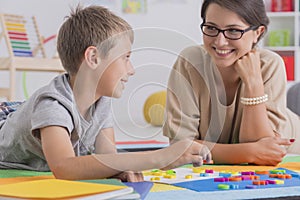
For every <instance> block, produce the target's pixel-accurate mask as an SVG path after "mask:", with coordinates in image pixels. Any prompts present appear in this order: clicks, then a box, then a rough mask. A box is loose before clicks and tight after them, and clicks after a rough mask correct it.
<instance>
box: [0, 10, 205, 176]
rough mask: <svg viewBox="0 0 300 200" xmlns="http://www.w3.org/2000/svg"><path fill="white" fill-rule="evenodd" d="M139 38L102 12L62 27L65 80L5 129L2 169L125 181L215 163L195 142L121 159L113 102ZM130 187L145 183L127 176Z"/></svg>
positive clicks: (81, 13)
mask: <svg viewBox="0 0 300 200" xmlns="http://www.w3.org/2000/svg"><path fill="white" fill-rule="evenodd" d="M132 42H133V31H132V28H131V27H130V25H129V24H128V23H127V22H125V21H124V20H123V19H121V18H119V17H118V16H116V15H114V14H113V13H111V12H110V11H108V10H107V9H105V8H102V7H100V6H91V7H87V8H85V9H82V8H80V7H78V8H77V9H76V10H75V11H74V12H72V13H71V16H70V17H69V18H68V19H67V20H66V21H65V22H64V24H63V25H62V26H61V28H60V30H59V34H58V38H57V49H58V53H59V56H60V59H61V62H62V64H63V66H64V68H65V70H66V72H67V73H66V74H62V75H59V76H57V77H56V78H55V79H54V80H53V81H51V82H50V83H49V85H47V86H45V87H43V88H41V89H39V90H38V91H37V92H35V93H34V94H33V95H32V96H31V98H30V99H29V100H28V101H26V102H25V103H23V104H22V105H20V106H19V107H18V109H17V110H16V111H15V112H13V113H11V114H10V115H8V117H7V119H5V120H2V121H1V122H0V137H1V140H0V167H2V168H17V169H28V170H39V171H48V170H49V169H50V170H51V171H52V172H53V174H54V175H55V177H56V178H61V179H70V180H77V179H96V178H106V177H111V176H118V175H120V177H121V176H123V175H124V173H123V174H122V172H126V171H129V170H130V171H134V172H137V171H141V170H147V169H153V168H164V169H170V168H174V167H177V166H179V165H183V164H186V163H193V164H195V165H201V164H202V162H203V160H202V159H205V160H210V153H209V150H208V149H207V147H205V146H203V145H201V144H198V143H194V142H193V141H190V140H184V141H180V142H178V143H175V144H174V145H172V146H170V147H168V148H165V149H161V150H157V151H149V152H139V153H122V154H118V153H117V152H116V148H115V145H114V132H113V128H112V127H113V119H112V114H111V109H110V99H109V98H108V97H115V98H118V97H120V96H121V94H122V90H123V88H124V83H126V82H127V81H128V78H129V76H131V75H133V74H134V69H133V67H132V65H131V63H130V60H129V58H130V53H131V45H132ZM125 175H129V176H127V177H125V180H126V179H127V181H139V180H140V179H142V177H140V176H135V173H125Z"/></svg>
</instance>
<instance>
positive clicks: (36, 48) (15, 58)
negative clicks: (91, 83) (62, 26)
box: [0, 14, 64, 101]
mask: <svg viewBox="0 0 300 200" xmlns="http://www.w3.org/2000/svg"><path fill="white" fill-rule="evenodd" d="M0 23H1V32H0V42H1V40H2V39H4V40H5V44H6V48H7V55H2V54H3V51H1V54H0V70H6V71H8V72H9V88H0V97H6V98H7V99H8V100H9V101H12V100H15V93H16V72H17V71H40V72H58V73H62V72H64V69H63V67H62V65H61V62H60V60H59V59H57V58H47V57H46V53H45V49H44V46H43V40H42V37H41V36H40V33H39V30H38V26H37V23H36V19H35V17H34V16H33V17H31V18H29V19H26V18H25V17H24V16H19V15H11V14H0ZM2 43H3V42H2ZM2 43H0V44H2ZM2 48H3V47H1V49H2ZM4 49H5V48H4ZM0 87H1V78H0Z"/></svg>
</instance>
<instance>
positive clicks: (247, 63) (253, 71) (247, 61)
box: [234, 49, 263, 85]
mask: <svg viewBox="0 0 300 200" xmlns="http://www.w3.org/2000/svg"><path fill="white" fill-rule="evenodd" d="M234 69H235V70H236V72H237V73H238V74H239V76H240V78H241V79H242V81H243V82H244V83H245V84H246V85H252V84H254V85H256V84H257V83H260V84H261V85H262V83H263V80H262V75H261V63H260V55H259V52H258V51H257V50H255V49H254V50H252V51H250V52H249V53H247V54H246V55H244V56H243V57H241V58H240V59H239V60H237V61H236V62H235V64H234Z"/></svg>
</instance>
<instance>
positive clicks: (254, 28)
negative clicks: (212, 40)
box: [200, 23, 259, 40]
mask: <svg viewBox="0 0 300 200" xmlns="http://www.w3.org/2000/svg"><path fill="white" fill-rule="evenodd" d="M204 26H211V27H214V28H215V29H216V30H217V31H218V32H217V34H216V35H214V36H213V35H208V34H206V33H204V31H203V27H204ZM258 27H259V26H250V27H248V28H246V29H244V30H240V29H234V28H228V29H219V28H217V27H215V26H212V25H206V24H204V23H202V24H200V29H201V32H202V33H203V34H204V35H206V36H209V37H217V36H218V35H219V34H220V33H222V34H223V35H224V37H225V38H226V39H229V40H239V39H241V38H242V37H243V35H244V33H246V32H248V31H251V30H256V29H257V28H258ZM232 29H234V30H236V31H239V32H240V33H241V36H240V37H239V38H229V37H227V36H226V35H225V31H228V30H232Z"/></svg>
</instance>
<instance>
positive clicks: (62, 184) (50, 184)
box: [0, 179, 126, 199]
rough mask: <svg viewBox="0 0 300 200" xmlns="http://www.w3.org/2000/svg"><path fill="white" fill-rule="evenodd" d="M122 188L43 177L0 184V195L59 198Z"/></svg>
mask: <svg viewBox="0 0 300 200" xmlns="http://www.w3.org/2000/svg"><path fill="white" fill-rule="evenodd" d="M124 188H126V186H116V185H106V184H93V183H86V182H77V181H66V180H60V179H45V180H36V181H25V182H20V183H13V184H6V185H1V186H0V195H2V196H9V197H19V198H31V199H32V198H36V199H41V198H44V199H61V198H70V197H79V196H84V195H92V194H99V193H105V192H110V191H115V190H120V189H124Z"/></svg>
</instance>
